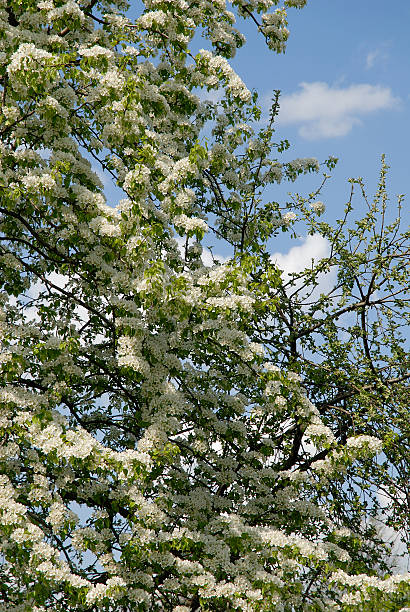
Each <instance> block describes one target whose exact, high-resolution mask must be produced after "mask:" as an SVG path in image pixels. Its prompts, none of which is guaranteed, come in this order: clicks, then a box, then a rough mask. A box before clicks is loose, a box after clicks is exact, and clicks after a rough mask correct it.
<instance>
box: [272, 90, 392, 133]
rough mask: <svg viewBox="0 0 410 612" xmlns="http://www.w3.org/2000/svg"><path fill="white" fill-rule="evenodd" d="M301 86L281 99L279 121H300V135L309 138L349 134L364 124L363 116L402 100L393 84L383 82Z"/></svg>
mask: <svg viewBox="0 0 410 612" xmlns="http://www.w3.org/2000/svg"><path fill="white" fill-rule="evenodd" d="M300 87H301V89H300V91H297V92H295V93H292V94H289V95H285V96H283V97H282V98H281V110H280V115H279V122H280V123H281V124H284V125H286V124H288V125H289V124H299V125H300V128H299V134H300V135H301V136H302V137H303V138H306V139H309V140H313V139H318V138H334V137H337V136H345V135H346V134H347V133H348V132H350V130H351V129H352V127H353V126H354V125H358V124H360V123H361V120H360V116H361V115H367V114H369V113H373V112H376V111H381V110H386V109H390V108H395V107H397V106H398V104H399V102H400V100H399V98H396V97H394V96H393V93H392V91H391V89H390V87H383V86H382V85H369V84H367V83H361V84H357V85H350V86H348V87H338V86H331V85H328V84H327V83H324V82H320V81H316V82H314V83H301V84H300Z"/></svg>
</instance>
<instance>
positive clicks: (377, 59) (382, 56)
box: [365, 43, 389, 70]
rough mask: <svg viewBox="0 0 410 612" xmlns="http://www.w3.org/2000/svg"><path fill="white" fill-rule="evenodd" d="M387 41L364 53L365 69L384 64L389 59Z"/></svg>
mask: <svg viewBox="0 0 410 612" xmlns="http://www.w3.org/2000/svg"><path fill="white" fill-rule="evenodd" d="M388 47H389V45H388V43H382V44H381V45H380V46H379V47H377V49H372V50H371V51H369V52H368V53H367V55H366V61H365V66H366V69H367V70H370V69H371V68H374V67H375V66H379V65H380V64H381V65H384V66H385V65H386V64H387V61H388V59H389V53H388Z"/></svg>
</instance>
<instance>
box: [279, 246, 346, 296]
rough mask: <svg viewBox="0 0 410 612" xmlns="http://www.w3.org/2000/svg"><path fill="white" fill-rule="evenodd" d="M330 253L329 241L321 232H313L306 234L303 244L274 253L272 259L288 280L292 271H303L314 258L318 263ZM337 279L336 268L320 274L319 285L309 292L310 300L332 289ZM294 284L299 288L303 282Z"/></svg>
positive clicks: (309, 265)
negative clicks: (284, 251) (311, 234)
mask: <svg viewBox="0 0 410 612" xmlns="http://www.w3.org/2000/svg"><path fill="white" fill-rule="evenodd" d="M329 253H330V244H329V241H328V240H327V239H326V238H324V237H323V236H321V235H320V234H313V236H306V238H305V239H304V241H303V243H302V244H301V245H299V246H294V247H292V248H291V249H290V250H289V251H288V252H287V253H273V255H272V256H271V259H272V260H273V261H274V262H275V263H276V264H277V266H278V268H280V270H282V271H283V279H284V280H285V281H287V280H289V279H290V275H291V274H292V273H298V272H302V271H303V270H305V269H306V268H310V267H311V265H312V260H313V262H314V263H318V262H319V261H320V260H321V259H323V258H324V257H328V256H329ZM335 280H336V269H335V268H332V269H331V270H330V272H328V273H327V274H320V275H319V277H318V281H319V282H318V286H317V287H316V288H315V290H314V292H313V293H312V294H309V301H311V300H314V299H315V298H317V297H319V295H320V294H321V293H326V292H328V291H330V290H331V289H332V288H333V286H334V281H335ZM294 286H295V288H299V287H300V286H301V282H300V281H295V285H294ZM302 295H303V292H302Z"/></svg>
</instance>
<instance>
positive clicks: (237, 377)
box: [0, 0, 409, 612]
mask: <svg viewBox="0 0 410 612" xmlns="http://www.w3.org/2000/svg"><path fill="white" fill-rule="evenodd" d="M277 4H278V2H277V0H234V1H233V2H232V7H231V8H232V10H233V11H235V14H236V17H235V15H234V13H233V12H231V11H229V10H228V9H227V7H226V3H225V0H218V1H215V0H214V1H212V2H210V1H209V0H190V1H189V2H188V1H185V0H172V1H171V0H146V1H145V2H144V3H140V4H138V6H137V7H133V8H134V9H135V8H136V9H137V10H140V14H139V16H138V17H137V18H135V19H133V20H131V19H130V18H129V17H127V16H126V15H127V13H126V10H127V8H128V7H127V4H126V2H124V1H123V0H112V1H111V0H91V1H90V0H89V1H88V2H87V1H86V0H84V1H80V0H79V1H74V0H68V2H65V1H64V0H42V1H40V2H38V1H37V0H1V1H0V32H1V36H0V44H1V50H0V79H1V88H2V91H1V115H0V131H1V145H0V164H1V166H0V194H1V204H0V271H1V272H0V283H1V293H0V306H1V309H0V332H1V352H0V370H1V375H0V432H1V453H0V481H1V490H0V533H1V538H0V551H1V553H0V554H1V557H0V559H1V566H0V610H3V611H5V612H6V611H7V612H23V611H27V612H28V611H34V612H40V611H41V612H43V611H44V610H57V611H58V610H65V611H78V612H80V611H83V612H86V611H87V612H91V611H93V612H94V611H97V610H101V611H107V612H108V611H124V612H125V611H136V610H140V611H143V610H153V611H155V610H157V611H174V612H189V611H192V612H194V611H195V610H209V611H211V610H213V611H217V610H220V611H223V610H224V611H225V610H249V611H253V610H255V611H262V610H273V609H277V610H283V611H293V610H295V611H299V610H324V609H327V610H367V609H368V610H399V609H402V610H405V609H406V608H405V605H406V602H408V598H409V595H408V593H409V591H408V575H406V574H397V575H396V574H392V573H390V574H389V563H388V555H387V553H386V554H384V553H383V551H384V548H385V544H384V543H383V541H382V540H381V538H380V537H379V535H378V530H377V528H376V522H375V518H376V517H379V516H380V511H381V506H383V508H384V512H385V517H384V520H385V522H386V523H387V524H389V525H391V526H392V527H393V528H395V529H401V528H402V527H404V522H405V521H406V520H407V519H408V516H409V514H408V500H409V497H408V492H407V490H406V486H407V480H408V473H407V471H406V470H408V446H406V445H407V444H408V439H407V437H406V404H405V400H406V395H405V391H406V388H405V382H406V376H407V373H406V359H407V358H406V354H405V344H404V341H403V339H402V334H403V325H404V322H403V309H404V306H405V290H406V286H407V285H406V282H407V281H406V278H405V272H406V267H405V264H406V250H405V249H406V238H408V236H406V234H401V233H400V219H398V220H393V221H389V220H388V218H389V207H388V198H387V194H386V187H385V173H386V167H385V165H383V168H382V174H381V179H380V183H379V188H378V192H377V194H376V196H375V198H374V200H373V201H371V200H368V199H367V196H366V193H365V190H364V186H363V184H362V183H361V181H360V180H358V181H356V182H354V181H353V182H352V195H351V198H350V200H349V202H348V203H347V205H346V215H345V217H344V219H342V220H341V221H340V222H339V223H338V225H337V226H336V228H332V227H331V226H329V225H328V224H326V223H325V222H322V221H321V219H320V215H321V213H322V212H323V210H324V204H323V203H322V202H321V201H318V199H317V198H318V197H319V192H320V189H319V190H318V191H317V192H316V193H313V194H311V195H310V196H309V197H308V198H303V197H301V196H299V195H296V196H294V199H293V201H291V202H289V203H288V204H286V205H284V206H280V205H279V204H278V203H276V202H274V201H270V200H269V197H268V196H267V195H266V194H265V192H264V190H265V189H266V188H268V192H269V193H272V189H273V187H274V185H275V184H277V183H278V182H280V181H281V180H290V181H293V180H295V179H296V178H297V176H298V175H300V174H303V173H306V172H312V171H313V172H315V171H318V170H319V164H318V162H317V161H316V160H315V159H296V160H291V161H285V160H282V161H279V158H281V159H282V154H284V155H285V154H286V150H287V148H288V143H287V142H286V141H283V142H280V143H277V142H275V136H274V121H275V116H276V114H277V111H278V103H279V94H278V93H276V94H275V95H274V98H273V103H272V109H271V113H270V117H269V119H268V120H267V121H265V122H263V121H262V122H261V121H260V119H261V109H260V106H259V105H258V101H257V95H256V94H252V93H251V92H250V91H249V90H248V89H247V87H246V86H245V84H244V83H243V82H242V80H241V79H240V78H239V76H238V75H237V74H236V73H235V71H234V70H233V68H232V66H231V64H230V63H229V60H230V59H231V58H232V57H233V56H234V55H235V51H236V49H237V48H238V47H240V46H242V45H243V44H244V42H245V40H244V37H243V35H242V34H241V32H240V31H239V30H237V29H236V27H235V19H236V18H245V19H250V20H252V21H253V22H255V25H256V26H257V27H258V29H259V31H260V33H261V35H263V36H264V37H265V39H266V42H267V44H268V46H269V47H270V48H271V49H272V50H273V51H276V52H278V53H279V52H282V51H283V50H284V47H285V43H286V40H287V37H288V30H287V29H286V25H287V22H286V8H288V7H295V8H302V7H303V5H304V4H305V0H286V1H285V2H284V4H285V7H282V8H275V6H276V5H277ZM195 35H196V36H199V35H201V36H202V38H203V44H204V45H205V46H206V47H207V48H206V49H202V50H200V51H198V52H196V51H193V48H194V46H193V44H192V41H193V38H194V36H195ZM196 40H197V39H196ZM211 90H215V91H218V92H219V93H220V94H221V97H220V101H219V102H217V103H213V102H210V101H206V100H205V98H206V95H204V92H205V94H206V91H211ZM204 100H205V101H204ZM261 125H262V127H260V126H261ZM92 158H94V161H95V164H96V165H97V166H98V167H100V168H101V169H102V170H103V171H104V173H105V174H106V175H111V177H112V179H113V181H115V183H116V184H117V186H118V187H119V188H121V189H122V190H123V193H124V198H123V199H122V200H121V201H120V202H119V203H118V204H117V203H114V202H108V203H107V202H106V200H105V197H104V193H103V186H102V184H101V181H100V179H99V178H98V176H97V174H96V172H95V171H94V170H93V168H92V166H91V163H90V161H89V160H90V159H92ZM326 163H327V166H328V167H329V168H331V167H332V166H333V165H334V160H332V159H330V160H328V161H327V162H326ZM324 180H326V178H325V179H324ZM357 190H358V191H359V195H360V194H361V195H362V196H363V198H364V201H365V202H367V206H368V208H367V211H366V212H365V215H364V216H363V218H361V219H359V220H355V221H353V222H352V223H351V224H350V225H349V224H348V219H349V215H350V213H351V210H352V207H353V199H352V198H353V195H354V193H355V191H357ZM321 197H323V196H321ZM400 202H401V200H400V199H399V207H400ZM296 218H299V220H302V221H303V223H304V224H305V227H306V228H307V230H308V231H309V232H310V233H311V234H313V235H314V236H319V237H320V236H321V237H322V238H321V239H322V240H324V239H326V240H327V242H328V244H329V245H330V247H329V248H330V251H329V255H328V256H327V257H325V258H323V259H321V260H320V261H319V262H315V263H314V262H313V263H312V264H311V263H310V262H307V266H306V269H305V270H303V271H301V272H300V273H298V274H293V275H288V276H286V275H285V274H282V273H281V271H280V269H279V268H278V266H277V265H276V263H275V262H274V261H273V260H272V257H271V252H272V238H274V237H275V235H277V233H278V232H279V231H291V230H292V226H293V223H294V222H295V219H296ZM211 236H214V237H215V239H217V241H218V244H219V245H222V244H223V245H224V248H225V249H229V253H230V257H229V258H227V259H226V260H224V261H223V262H221V261H220V260H213V261H212V258H211V257H208V256H207V257H205V256H204V251H203V248H204V244H209V242H206V241H207V240H208V241H209V240H211V238H208V237H211ZM323 275H325V276H326V278H327V279H328V280H329V279H330V280H331V282H328V283H327V285H326V289H325V290H323V291H322V290H321V289H320V287H321V285H320V282H321V278H323ZM329 283H330V284H329ZM318 287H319V290H318ZM407 363H408V362H407ZM381 495H382V496H383V499H384V502H383V504H381V503H380V497H381Z"/></svg>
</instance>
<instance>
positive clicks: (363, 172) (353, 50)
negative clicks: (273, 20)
mask: <svg viewBox="0 0 410 612" xmlns="http://www.w3.org/2000/svg"><path fill="white" fill-rule="evenodd" d="M288 18H289V29H290V32H291V35H290V38H289V41H288V46H287V50H286V53H285V54H284V55H279V56H278V55H275V54H273V53H272V52H270V51H269V50H268V49H267V48H266V47H265V45H264V42H263V40H262V38H261V37H260V36H259V35H258V34H257V32H256V31H255V28H254V27H253V24H251V23H250V22H246V25H245V28H246V35H247V39H248V45H247V46H245V48H244V49H242V50H240V51H239V52H238V55H237V58H236V59H235V68H236V69H237V71H238V72H239V74H240V76H241V77H242V78H243V79H244V81H245V82H246V84H247V85H248V87H250V88H255V89H257V90H258V91H259V92H260V93H261V94H262V95H266V96H269V94H270V92H271V91H272V90H273V89H280V90H281V92H282V95H281V104H282V108H281V114H280V117H279V126H278V134H279V135H280V136H281V137H284V138H288V139H289V140H290V142H291V145H292V148H291V151H290V153H291V154H292V155H294V156H295V157H304V156H306V157H317V158H318V159H319V161H321V160H324V159H325V158H326V157H328V156H329V155H334V156H336V157H338V158H339V163H338V165H337V167H336V169H335V171H334V172H333V179H332V181H331V185H330V186H329V187H328V188H327V190H326V192H325V194H326V196H328V197H327V198H326V199H327V202H326V204H327V206H328V209H329V210H333V211H334V213H335V214H337V211H338V209H340V211H341V210H342V208H343V203H344V202H345V201H346V197H347V194H348V185H347V184H346V179H347V178H349V177H352V176H353V177H357V176H362V177H363V178H364V179H365V181H366V183H367V184H368V186H369V191H370V192H371V193H373V192H374V190H375V188H376V181H377V176H378V172H379V168H380V158H381V155H382V153H385V154H386V159H387V162H388V163H389V165H390V166H391V170H390V180H389V184H390V187H391V194H392V195H394V194H397V193H405V192H406V191H407V190H408V185H409V181H408V175H409V167H410V161H409V160H410V155H409V152H408V150H407V139H406V135H407V130H408V125H409V123H410V122H409V118H410V117H409V94H410V79H409V53H410V42H409V35H408V28H409V25H410V2H407V1H406V0H393V1H392V2H391V3H386V2H385V1H383V2H382V1H381V0H331V1H329V0H308V3H307V5H306V7H305V8H304V9H302V10H295V9H289V11H288ZM314 183H315V181H314V180H309V181H308V182H307V183H306V186H307V187H308V189H309V190H310V188H311V187H312V186H313V185H314ZM302 187H303V184H302V183H297V184H296V185H295V186H294V188H295V189H298V190H300V191H301V192H302V191H303V189H302Z"/></svg>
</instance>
